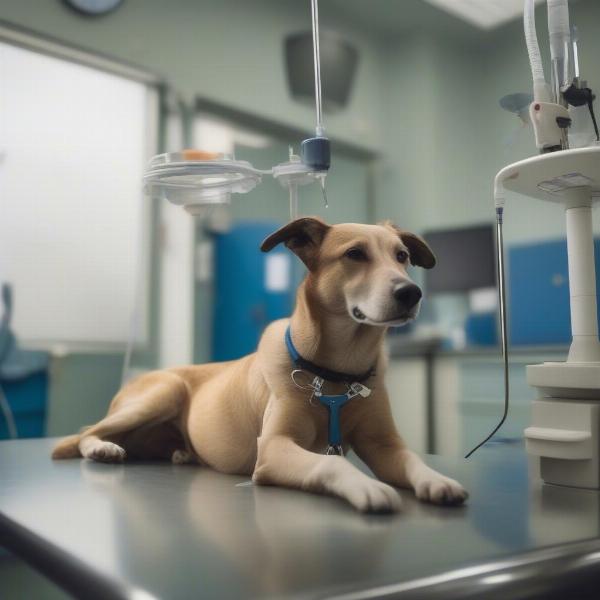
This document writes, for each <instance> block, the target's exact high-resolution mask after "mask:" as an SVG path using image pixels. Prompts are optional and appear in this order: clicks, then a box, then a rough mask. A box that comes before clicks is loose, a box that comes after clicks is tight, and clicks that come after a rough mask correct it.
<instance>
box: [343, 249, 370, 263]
mask: <svg viewBox="0 0 600 600" xmlns="http://www.w3.org/2000/svg"><path fill="white" fill-rule="evenodd" d="M344 256H345V257H346V258H349V259H350V260H356V261H360V260H367V255H366V254H365V251H364V250H361V249H360V248H350V249H349V250H346V252H344Z"/></svg>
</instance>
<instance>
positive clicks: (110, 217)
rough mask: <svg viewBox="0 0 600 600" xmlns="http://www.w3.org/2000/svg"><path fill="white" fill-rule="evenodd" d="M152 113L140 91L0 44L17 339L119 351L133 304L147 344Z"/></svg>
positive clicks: (2, 269)
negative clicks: (146, 189)
mask: <svg viewBox="0 0 600 600" xmlns="http://www.w3.org/2000/svg"><path fill="white" fill-rule="evenodd" d="M156 107H157V98H156V92H155V91H154V90H153V89H152V88H151V87H149V86H147V85H146V84H143V83H139V82H136V81H132V80H129V79H125V78H123V77H119V76H116V75H112V74H108V73H105V72H103V71H99V70H96V69H94V68H90V67H87V66H82V65H79V64H75V63H72V62H69V61H65V60H62V59H59V58H54V57H50V56H46V55H43V54H39V53H36V52H32V51H30V50H26V49H23V48H20V47H16V46H11V45H9V44H4V43H0V281H8V282H10V283H11V284H12V286H13V296H14V314H13V329H14V331H15V333H16V334H17V336H18V337H19V338H20V340H21V341H23V342H25V343H27V342H33V343H36V344H37V345H40V344H42V345H43V344H45V343H48V344H57V343H64V344H70V343H71V344H75V345H81V344H82V343H83V344H92V345H94V344H114V343H119V344H120V343H123V342H125V341H126V340H127V338H128V335H129V331H130V329H131V318H132V309H133V308H134V300H135V303H136V306H135V311H136V314H137V317H138V318H137V319H136V321H137V322H139V323H142V326H141V327H138V328H137V332H136V338H137V341H138V342H144V341H145V339H146V337H147V333H148V332H147V321H148V319H147V314H148V289H149V265H148V256H149V252H148V248H147V245H148V240H147V239H146V238H147V237H148V224H149V215H150V210H149V201H148V200H146V199H145V198H144V196H143V193H142V185H141V181H142V174H143V170H144V166H145V164H146V161H147V160H148V158H149V155H150V154H151V152H152V149H153V148H152V146H153V144H154V143H155V136H156V130H157V118H158V117H157V114H158V113H157V108H156ZM136 288H137V293H136ZM0 310H1V308H0Z"/></svg>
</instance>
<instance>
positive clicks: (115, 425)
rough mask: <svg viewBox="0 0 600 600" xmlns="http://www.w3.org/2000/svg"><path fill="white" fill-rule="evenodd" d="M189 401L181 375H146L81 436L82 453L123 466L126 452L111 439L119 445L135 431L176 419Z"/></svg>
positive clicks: (165, 372) (80, 446)
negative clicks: (124, 436)
mask: <svg viewBox="0 0 600 600" xmlns="http://www.w3.org/2000/svg"><path fill="white" fill-rule="evenodd" d="M188 399H189V390H188V387H187V385H186V383H185V382H184V380H183V379H182V378H181V377H180V376H179V375H176V374H175V373H171V372H169V371H159V372H154V373H148V374H147V375H143V376H142V377H140V378H139V379H136V380H135V381H133V382H131V383H130V384H128V385H127V386H125V387H124V388H123V389H122V390H121V391H120V392H119V393H118V394H117V396H116V397H115V399H114V400H113V403H112V405H111V409H110V411H109V414H108V416H106V417H105V418H104V419H102V421H100V422H98V423H96V425H93V426H92V427H90V428H89V429H87V430H86V431H85V432H84V433H83V434H82V435H81V438H80V441H79V451H80V452H81V455H82V456H83V457H85V458H89V459H92V460H97V461H101V462H121V461H122V460H124V458H125V455H126V451H125V449H124V448H122V447H121V446H119V445H118V444H116V443H114V442H112V441H110V440H111V439H115V440H116V441H118V440H119V438H120V437H121V436H123V434H126V433H127V432H130V431H132V430H135V429H138V428H140V427H145V426H151V425H158V424H160V423H165V422H166V421H170V420H173V419H175V418H176V417H177V416H178V415H179V414H180V412H181V410H182V408H183V406H184V405H185V403H186V402H188Z"/></svg>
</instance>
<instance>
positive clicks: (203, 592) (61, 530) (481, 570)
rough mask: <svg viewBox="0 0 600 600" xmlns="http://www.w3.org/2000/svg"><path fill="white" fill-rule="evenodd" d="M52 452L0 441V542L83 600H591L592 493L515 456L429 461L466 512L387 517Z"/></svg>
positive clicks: (192, 475)
mask: <svg viewBox="0 0 600 600" xmlns="http://www.w3.org/2000/svg"><path fill="white" fill-rule="evenodd" d="M52 444H53V441H52V440H23V441H14V442H1V443H0V545H2V546H4V547H5V548H6V549H8V550H9V551H10V552H12V553H14V554H15V555H17V556H18V557H20V558H21V559H23V560H24V561H26V562H27V563H29V564H30V565H32V566H33V567H34V568H35V569H37V570H39V571H40V572H42V573H43V574H44V575H46V576H47V577H48V578H50V579H51V580H53V581H54V582H56V583H57V584H58V585H60V586H61V587H62V588H63V589H65V590H66V591H68V592H69V593H71V594H72V595H73V596H76V597H79V598H85V599H86V600H90V599H91V600H94V599H96V598H98V599H100V598H101V599H103V600H107V599H110V598H117V599H120V598H130V599H133V600H151V599H152V598H158V599H164V600H178V599H188V598H190V599H192V598H219V599H226V598H255V597H274V598H331V597H335V598H344V599H354V598H379V597H385V598H427V599H428V600H429V599H433V600H435V599H437V598H440V599H441V598H444V600H452V599H454V598H486V600H487V599H493V598H502V600H507V599H510V598H544V599H545V600H546V599H548V598H578V599H579V598H586V597H589V598H594V597H595V598H598V597H600V540H599V539H598V536H599V535H600V496H599V494H598V492H596V491H591V490H576V489H569V488H558V487H552V486H544V485H542V484H541V483H539V482H537V481H533V482H532V481H530V479H529V478H528V475H527V460H526V458H525V454H524V452H523V450H522V448H520V447H519V448H511V447H500V446H494V445H491V446H490V447H489V448H485V449H483V450H482V451H481V453H480V454H479V456H477V455H476V456H475V457H473V458H472V459H470V460H469V461H464V460H460V459H448V458H442V457H433V456H432V457H429V459H428V462H430V464H432V465H433V466H435V467H437V468H439V469H440V470H442V471H443V472H444V473H446V474H448V475H451V476H453V477H456V478H457V479H460V480H461V481H462V482H463V483H464V484H465V486H466V487H467V488H468V489H469V490H470V492H471V498H470V500H469V503H468V505H467V506H465V507H461V508H440V507H435V506H430V505H424V504H420V503H417V502H416V501H415V500H414V498H413V497H412V495H411V494H410V493H409V492H407V491H404V492H403V496H404V503H405V510H404V511H403V512H402V513H401V514H398V515H393V516H390V515H360V514H358V513H356V512H354V511H353V510H352V509H351V508H350V507H349V506H346V505H345V504H344V503H343V502H341V501H338V500H336V499H333V498H326V497H320V496H315V495H309V494H304V493H300V492H295V491H290V490H285V489H278V488H266V487H256V486H253V485H251V484H249V483H248V480H247V478H245V477H233V476H227V475H220V474H218V473H215V472H213V471H210V470H208V469H205V468H200V467H194V466H175V465H171V464H168V463H130V464H125V465H105V464H98V463H92V462H89V461H83V460H69V461H62V462H52V461H51V460H50V458H49V454H50V448H51V446H52ZM0 586H1V582H0ZM1 595H2V594H1V587H0V596H1Z"/></svg>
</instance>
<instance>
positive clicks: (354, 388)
mask: <svg viewBox="0 0 600 600" xmlns="http://www.w3.org/2000/svg"><path fill="white" fill-rule="evenodd" d="M350 391H351V392H352V395H353V396H356V395H359V396H362V397H363V398H368V397H369V396H370V395H371V389H370V388H368V387H367V386H366V385H363V384H362V383H358V382H357V381H355V382H354V383H352V384H350Z"/></svg>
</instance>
